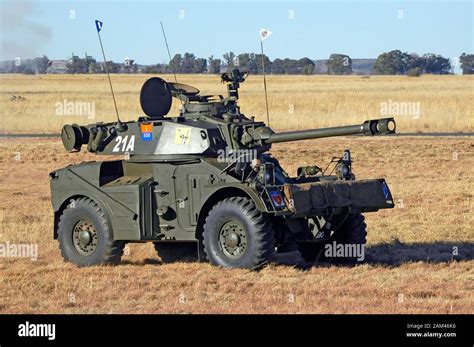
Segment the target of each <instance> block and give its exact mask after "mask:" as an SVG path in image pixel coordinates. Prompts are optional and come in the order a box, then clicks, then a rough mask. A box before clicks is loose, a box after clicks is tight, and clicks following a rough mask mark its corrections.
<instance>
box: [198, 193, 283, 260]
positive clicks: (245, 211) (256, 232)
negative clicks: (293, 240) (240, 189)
mask: <svg viewBox="0 0 474 347" xmlns="http://www.w3.org/2000/svg"><path fill="white" fill-rule="evenodd" d="M232 220H236V221H238V222H239V223H240V224H241V225H242V226H243V227H244V228H245V231H246V233H247V246H246V249H245V251H244V253H243V254H242V255H241V257H240V258H238V259H232V258H230V257H228V256H226V255H225V254H224V252H223V251H222V249H221V247H220V245H219V241H218V238H219V232H220V230H221V228H222V226H223V225H224V224H226V223H227V222H229V221H232ZM203 245H204V253H205V255H206V258H207V259H208V260H209V261H210V262H211V264H213V265H218V266H223V267H229V268H247V269H249V268H250V269H251V268H258V267H261V266H262V265H264V264H266V263H267V262H269V261H270V260H272V259H273V256H274V254H275V239H274V232H273V227H272V224H271V222H270V220H269V219H268V217H267V216H266V215H264V214H262V213H261V212H260V211H259V210H258V209H257V207H256V206H255V204H254V202H253V201H252V200H250V199H248V198H244V197H232V198H227V199H224V200H222V201H220V202H219V203H217V204H216V205H215V206H214V207H213V208H212V209H211V211H210V212H209V214H208V216H207V218H206V221H205V224H204V228H203Z"/></svg>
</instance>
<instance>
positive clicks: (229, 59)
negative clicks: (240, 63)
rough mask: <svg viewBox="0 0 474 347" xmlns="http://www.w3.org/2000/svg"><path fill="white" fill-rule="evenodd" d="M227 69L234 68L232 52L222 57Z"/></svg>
mask: <svg viewBox="0 0 474 347" xmlns="http://www.w3.org/2000/svg"><path fill="white" fill-rule="evenodd" d="M222 57H223V58H224V61H225V64H226V65H227V68H228V69H232V68H234V61H235V54H234V52H229V53H225V54H224V55H223V56H222Z"/></svg>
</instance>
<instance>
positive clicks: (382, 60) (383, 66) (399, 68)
mask: <svg viewBox="0 0 474 347" xmlns="http://www.w3.org/2000/svg"><path fill="white" fill-rule="evenodd" d="M409 59H410V55H409V54H407V53H403V52H401V51H399V50H394V51H390V52H386V53H382V54H380V55H379V56H378V57H377V60H376V61H375V63H374V72H375V73H378V74H381V75H401V74H405V73H406V72H407V70H408V62H409Z"/></svg>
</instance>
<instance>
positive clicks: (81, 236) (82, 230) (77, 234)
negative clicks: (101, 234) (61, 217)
mask: <svg viewBox="0 0 474 347" xmlns="http://www.w3.org/2000/svg"><path fill="white" fill-rule="evenodd" d="M72 241H73V244H74V247H75V248H76V251H77V252H79V254H81V255H85V256H88V255H91V254H92V253H94V251H95V250H96V248H97V244H98V236H97V231H96V229H95V226H94V224H92V223H91V222H90V221H88V220H81V221H79V222H77V224H76V225H75V226H74V230H73V232H72Z"/></svg>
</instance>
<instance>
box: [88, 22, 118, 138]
mask: <svg viewBox="0 0 474 347" xmlns="http://www.w3.org/2000/svg"><path fill="white" fill-rule="evenodd" d="M103 24H104V23H102V22H101V21H100V20H96V21H95V27H96V29H97V36H99V43H100V48H101V50H102V56H103V57H104V66H105V72H106V73H107V77H108V78H109V85H110V92H111V93H112V99H113V100H114V106H115V114H116V115H117V130H118V131H124V130H125V126H124V125H123V123H122V122H121V121H120V117H119V112H118V108H117V102H116V101H115V94H114V88H113V87H112V80H111V79H110V73H109V69H108V68H107V59H106V58H105V51H104V45H103V44H102V39H101V38H100V30H101V29H102V25H103Z"/></svg>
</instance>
